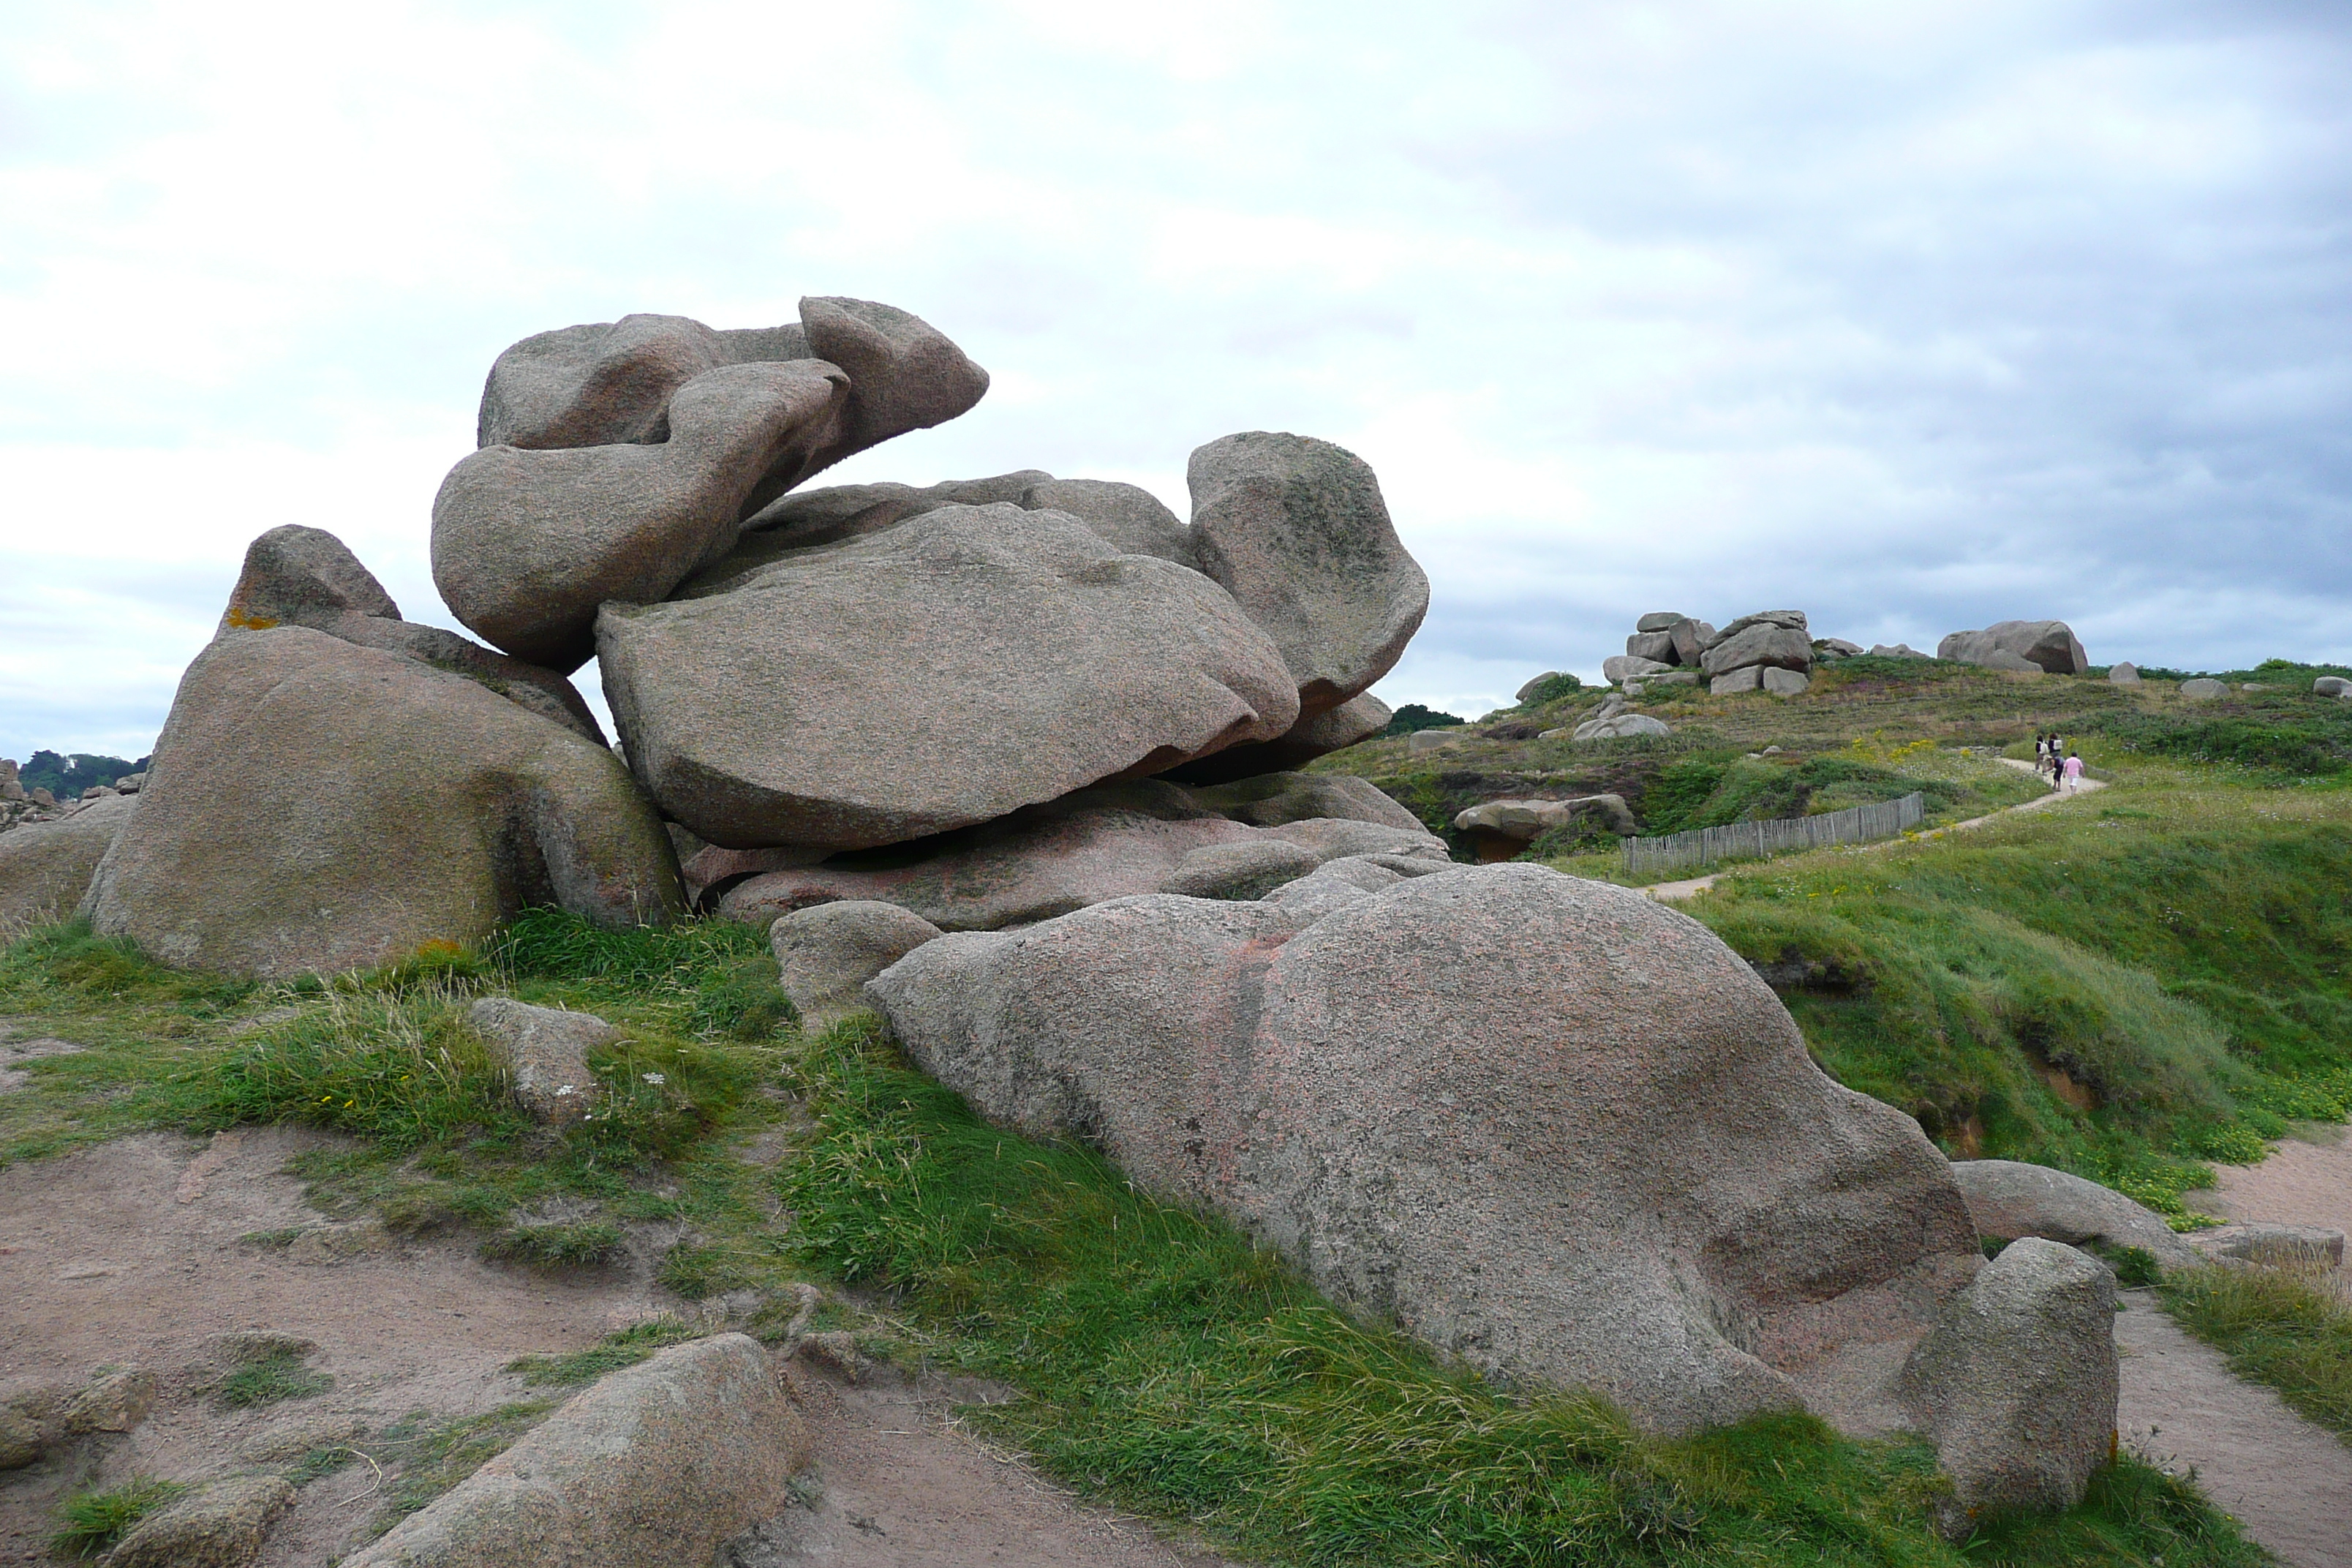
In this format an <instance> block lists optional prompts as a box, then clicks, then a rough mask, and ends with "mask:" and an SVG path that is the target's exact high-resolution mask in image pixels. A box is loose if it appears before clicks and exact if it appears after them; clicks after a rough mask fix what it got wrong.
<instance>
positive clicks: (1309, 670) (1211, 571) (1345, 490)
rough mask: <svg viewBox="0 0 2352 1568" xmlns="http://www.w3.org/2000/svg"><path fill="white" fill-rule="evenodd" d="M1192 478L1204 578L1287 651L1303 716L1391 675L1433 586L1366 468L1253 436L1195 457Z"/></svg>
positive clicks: (1354, 460)
mask: <svg viewBox="0 0 2352 1568" xmlns="http://www.w3.org/2000/svg"><path fill="white" fill-rule="evenodd" d="M1185 480H1186V482H1187V484H1189V485H1190V487H1191V489H1192V544H1193V548H1194V550H1195V552H1197V553H1198V556H1199V559H1200V563H1201V570H1202V572H1204V573H1206V574H1208V575H1209V576H1210V577H1211V578H1212V579H1213V580H1214V581H1215V582H1216V583H1217V584H1219V585H1221V586H1222V587H1223V588H1224V590H1225V591H1226V592H1227V593H1229V594H1231V595H1233V596H1234V600H1235V601H1236V602H1237V603H1239V604H1240V605H1241V607H1242V610H1243V612H1244V614H1246V615H1247V616H1249V618H1250V619H1251V620H1253V621H1255V622H1256V623H1257V624H1258V625H1259V626H1262V627H1264V628H1265V631H1266V634H1267V635H1268V636H1270V637H1273V639H1274V642H1275V646H1276V647H1278V648H1280V649H1281V650H1282V657H1283V658H1284V659H1285V660H1286V661H1287V662H1288V665H1289V668H1290V673H1291V676H1292V679H1294V680H1295V681H1296V682H1297V689H1298V711H1299V713H1300V714H1301V715H1302V716H1308V715H1313V714H1316V713H1321V712H1325V711H1327V710H1330V709H1333V708H1337V707H1338V706H1339V704H1341V703H1342V702H1345V701H1347V700H1349V698H1351V697H1354V696H1355V695H1357V694H1358V693H1359V692H1360V691H1362V690H1363V689H1365V688H1366V687H1368V686H1370V685H1371V684H1372V682H1374V681H1376V680H1378V679H1380V678H1381V676H1383V675H1386V674H1387V673H1388V672H1389V671H1390V669H1391V668H1393V667H1394V666H1395V664H1396V661H1397V658H1398V656H1399V655H1401V654H1402V653H1403V652H1404V646H1405V644H1406V643H1408V642H1410V641H1411V640H1412V634H1413V633H1414V632H1415V631H1418V630H1419V629H1420V627H1421V618H1422V616H1423V615H1425V614H1427V613H1428V610H1429V579H1428V578H1427V577H1426V576H1425V575H1423V573H1422V570H1421V566H1420V564H1419V563H1416V562H1415V561H1414V560H1413V558H1412V555H1410V554H1409V553H1407V552H1406V551H1405V548H1404V545H1403V544H1402V542H1400V541H1399V540H1398V539H1397V536H1396V528H1395V526H1394V525H1393V524H1392V523H1391V522H1390V521H1389V511H1388V506H1387V503H1386V502H1384V501H1383V500H1381V487H1380V481H1379V480H1378V479H1374V478H1373V477H1372V470H1371V468H1370V466H1369V465H1367V464H1366V463H1365V462H1364V460H1363V459H1362V458H1359V457H1357V456H1356V455H1355V454H1354V453H1352V452H1349V451H1347V450H1345V449H1344V448H1342V447H1335V446H1333V445H1332V444H1331V443H1330V442H1328V441H1318V440H1315V439H1313V438H1311V437H1303V436H1292V435H1286V434H1282V433H1278V432H1268V431H1264V430H1252V431H1245V432H1244V433H1243V434H1240V435H1237V436H1227V437H1223V439H1221V440H1216V441H1212V442H1210V443H1209V444H1208V445H1207V446H1205V447H1198V448H1196V449H1195V450H1194V451H1193V453H1192V461H1191V462H1190V464H1188V465H1187V467H1186V469H1185Z"/></svg>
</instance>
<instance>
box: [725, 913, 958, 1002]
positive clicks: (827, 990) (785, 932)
mask: <svg viewBox="0 0 2352 1568" xmlns="http://www.w3.org/2000/svg"><path fill="white" fill-rule="evenodd" d="M939 934H940V928H939V927H937V926H935V925H933V924H932V923H931V922H930V921H927V920H925V919H923V917H922V916H920V915H918V914H915V913H913V912H911V911H910V910H902V909H900V908H899V907H898V905H896V904H884V903H877V902H875V901H874V900H869V899H846V900H841V901H839V902H837V903H830V904H816V905H814V906H812V907H810V908H808V909H804V910H794V911H793V912H792V913H791V914H788V915H785V916H783V917H782V919H780V920H778V921H776V923H775V924H774V926H772V928H770V930H769V932H768V942H769V945H770V946H772V948H773V949H774V950H775V954H776V967H777V972H778V975H779V982H778V983H779V984H782V987H783V991H784V994H785V995H787V996H789V997H791V998H792V999H793V1007H794V1008H796V1009H797V1010H798V1011H799V1013H800V1016H801V1022H802V1023H803V1024H804V1025H806V1026H809V1027H811V1028H820V1027H822V1026H824V1025H826V1024H829V1023H832V1022H834V1021H835V1020H836V1019H838V1018H841V1017H843V1016H845V1015H847V1014H850V1013H854V1012H856V1010H857V1009H859V1008H861V1007H863V1006H865V1005H866V982H867V981H869V980H871V979H873V978H874V977H875V976H876V975H877V974H879V973H882V972H883V971H884V970H886V969H887V968H889V967H890V966H891V965H892V964H894V963H898V961H899V960H900V959H902V958H904V957H906V956H907V955H908V953H910V952H914V951H915V949H917V948H919V947H920V946H922V945H923V943H925V942H929V941H931V940H932V939H933V938H935V937H937V936H938V935H939Z"/></svg>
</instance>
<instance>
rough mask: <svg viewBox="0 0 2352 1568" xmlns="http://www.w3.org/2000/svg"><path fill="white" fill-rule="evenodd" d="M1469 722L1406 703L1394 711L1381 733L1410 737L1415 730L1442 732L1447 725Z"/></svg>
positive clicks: (1415, 704) (1415, 703) (1417, 704)
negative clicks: (1387, 725)
mask: <svg viewBox="0 0 2352 1568" xmlns="http://www.w3.org/2000/svg"><path fill="white" fill-rule="evenodd" d="M1468 722H1469V721H1468V720H1467V719H1458V718H1456V717H1454V715H1453V714H1451V713H1440V712H1438V711H1437V710H1434V709H1431V708H1424V707H1423V706H1422V705H1421V704H1420V703H1418V702H1408V703H1406V704H1405V705H1404V706H1403V707H1402V708H1400V709H1398V710H1396V713H1395V714H1394V716H1392V717H1391V719H1390V720H1389V727H1388V728H1387V729H1385V730H1383V731H1381V734H1383V735H1410V734H1412V732H1413V731H1415V730H1443V729H1444V728H1445V727H1446V726H1447V725H1449V724H1466V723H1468Z"/></svg>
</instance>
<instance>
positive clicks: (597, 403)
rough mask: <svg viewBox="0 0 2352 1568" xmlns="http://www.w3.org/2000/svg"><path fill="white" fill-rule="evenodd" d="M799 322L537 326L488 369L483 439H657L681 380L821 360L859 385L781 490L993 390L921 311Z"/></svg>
mask: <svg viewBox="0 0 2352 1568" xmlns="http://www.w3.org/2000/svg"><path fill="white" fill-rule="evenodd" d="M800 313H801V319H800V321H798V322H797V323H794V324H791V325H787V326H781V327H754V328H747V329H740V330H734V331H713V330H712V329H711V328H709V327H706V326H704V325H703V324H702V323H701V322H699V321H694V320H691V319H690V318H688V317H685V316H658V315H635V316H624V317H623V318H621V320H619V321H598V322H593V323H590V324H587V325H583V326H576V327H563V328H559V329H558V330H556V331H551V332H541V333H538V334H536V335H535V336H532V337H528V338H525V339H524V340H522V342H519V343H516V344H514V345H513V346H512V347H510V348H509V349H508V350H507V351H506V352H505V353H501V354H500V355H499V357H498V362H497V363H495V364H493V365H492V366H491V367H490V375H489V380H488V384H485V385H484V387H483V389H482V408H481V418H480V424H479V426H478V432H477V437H478V444H479V445H481V446H483V447H500V446H506V447H530V448H534V449H543V448H548V447H602V446H607V445H612V444H614V443H623V442H628V443H658V442H662V441H666V440H667V439H668V438H669V437H670V434H671V428H672V426H671V417H670V403H671V400H672V399H673V398H674V397H675V396H676V395H677V391H678V389H679V388H680V387H683V386H684V385H686V384H687V383H688V382H690V381H692V380H694V379H695V378H696V377H697V376H699V375H702V374H707V373H708V372H710V371H713V370H718V369H719V368H721V367H722V366H727V365H738V364H748V363H785V362H792V361H805V360H825V361H830V362H831V363H834V364H835V365H837V366H839V367H840V368H841V369H842V370H843V371H844V372H845V373H846V374H848V375H849V376H850V377H851V378H852V380H853V382H854V383H855V385H854V387H853V389H852V395H851V399H850V404H849V406H848V407H847V408H846V409H845V410H844V418H843V419H842V420H841V421H840V427H839V428H838V429H836V430H835V432H834V433H833V437H832V440H831V442H830V443H829V444H827V445H824V446H823V447H818V448H817V449H816V450H814V452H813V453H811V454H810V456H811V457H812V458H814V465H813V466H809V467H805V468H800V469H798V470H796V471H789V472H787V473H785V474H780V475H776V476H773V477H772V478H771V479H770V480H769V481H768V485H769V487H770V488H772V489H774V490H781V489H785V488H789V486H790V485H791V484H793V483H797V482H799V481H800V480H801V479H806V478H808V476H809V475H810V474H813V473H814V472H816V471H817V469H818V468H824V467H827V466H829V465H830V464H832V463H835V462H838V461H840V460H841V459H842V458H845V457H848V456H850V455H851V454H852V453H854V452H858V451H863V450H864V449H865V448H866V447H871V446H874V445H876V444H877V442H881V441H886V440H888V439H889V438H890V437H893V436H898V435H903V434H905V433H906V432H908V431H909V430H917V429H922V428H926V427H928V426H933V425H938V424H942V423H944V422H945V421H947V420H950V419H952V418H954V417H955V416H957V415H959V414H962V413H964V412H965V411H967V410H969V409H970V408H971V406H972V405H974V404H976V403H978V402H979V401H980V399H981V396H982V394H983V393H985V392H986V391H987V390H988V373H987V372H985V371H983V370H982V369H981V368H980V367H979V366H978V365H976V364H973V363H971V361H970V360H969V359H966V358H965V357H964V355H963V353H962V351H961V350H959V349H958V348H957V347H956V346H955V344H953V343H952V342H949V341H948V339H947V338H946V337H945V336H944V335H943V334H941V333H940V332H939V331H937V330H936V329H934V328H932V327H931V326H930V325H929V323H927V322H925V321H922V320H921V319H920V318H919V317H916V316H912V315H909V314H908V313H907V312H906V311H904V310H897V309H894V308H893V307H891V306H888V305H881V304H876V303H874V302H872V301H870V300H846V299H829V298H810V299H804V300H802V301H801V304H800Z"/></svg>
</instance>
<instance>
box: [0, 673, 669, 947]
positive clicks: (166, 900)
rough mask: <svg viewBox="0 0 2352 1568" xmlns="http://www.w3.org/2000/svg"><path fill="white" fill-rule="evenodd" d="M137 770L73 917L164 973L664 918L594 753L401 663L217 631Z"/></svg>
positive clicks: (603, 757)
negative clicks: (528, 919)
mask: <svg viewBox="0 0 2352 1568" xmlns="http://www.w3.org/2000/svg"><path fill="white" fill-rule="evenodd" d="M155 752H156V757H157V762H156V765H155V769H154V773H153V777H152V780H151V781H150V783H149V784H148V785H147V787H146V788H145V789H144V790H143V791H142V793H141V794H140V795H137V796H135V797H131V798H133V799H135V800H137V801H138V802H140V803H141V804H140V805H139V806H138V808H137V811H136V814H135V815H133V816H131V826H129V827H128V828H126V830H125V831H124V832H122V833H121V835H120V836H119V837H117V838H116V839H115V842H114V844H113V846H112V847H111V848H110V849H109V850H108V851H107V854H106V858H105V859H104V860H103V861H102V862H101V863H100V867H99V869H98V873H97V876H96V878H95V879H94V881H93V884H92V887H91V900H92V902H91V905H90V909H91V912H92V918H93V920H94V921H95V923H96V925H97V927H98V929H99V930H100V931H103V932H105V933H107V934H109V935H117V936H129V937H131V938H133V939H134V940H136V941H137V942H139V944H140V945H141V946H142V947H143V948H145V949H146V950H147V951H149V952H152V953H153V954H154V955H155V956H157V957H159V958H161V959H163V960H164V961H166V962H168V963H178V964H184V965H187V966H190V967H194V968H199V969H212V970H223V971H227V972H230V973H241V974H250V975H257V976H261V977H266V978H276V977H283V976H290V975H295V974H301V973H338V972H341V971H343V970H348V969H354V968H365V967H368V966H371V965H374V964H379V963H389V962H392V961H394V960H397V959H401V958H405V957H408V956H409V955H411V954H413V953H415V952H417V951H418V950H419V949H420V948H422V947H423V946H424V945H425V944H426V943H428V942H471V941H476V940H478V939H480V938H483V937H486V936H488V934H489V933H490V931H492V930H493V929H494V928H495V926H496V925H497V923H498V921H500V920H501V919H503V918H505V917H507V916H509V915H511V914H513V913H515V912H516V911H517V910H521V909H524V908H527V907H530V906H531V905H535V904H553V905H558V906H560V907H562V908H564V909H568V910H572V911H573V912H574V913H577V914H581V915H584V916H586V917H587V918H589V919H590V920H592V921H595V922H596V923H598V924H600V925H604V926H607V927H624V926H630V925H635V924H637V923H639V922H641V921H645V922H653V923H659V922H661V921H666V920H667V919H668V918H670V917H671V916H672V915H675V914H676V913H677V912H678V911H679V910H680V909H681V907H682V900H681V898H680V895H679V891H678V888H677V870H676V862H675V859H674V858H673V857H672V854H671V851H670V847H669V840H668V837H667V836H666V835H665V834H664V833H663V832H662V830H661V825H660V823H659V822H658V820H657V819H656V817H655V816H654V814H653V812H652V810H651V808H650V807H649V806H648V805H646V801H645V799H644V797H643V796H642V795H640V794H639V793H638V791H637V789H636V787H635V784H633V783H632V782H631V781H630V779H629V777H628V774H627V773H626V772H625V771H624V770H623V768H622V767H621V764H620V763H619V762H618V760H617V759H615V758H614V755H613V754H612V752H609V751H606V750H605V749H604V747H601V746H596V745H592V744H591V743H589V742H587V741H584V740H583V739H582V738H581V737H580V736H579V735H577V734H575V733H573V732H572V731H569V730H566V729H564V728H562V726H560V725H557V724H554V723H551V722H550V721H547V720H545V719H541V718H539V717H537V716H536V715H534V714H532V713H530V712H527V711H525V710H523V709H522V708H520V707H519V706H517V705H516V704H515V703H512V702H509V701H508V700H506V699H505V698H503V697H499V696H497V695H495V694H494V693H492V692H490V691H488V690H487V689H484V688H483V687H482V686H480V685H479V684H478V683H477V682H475V681H472V680H469V679H465V678H463V677H461V676H457V675H452V674H449V673H447V672H446V671H443V670H438V669H434V668H428V667H426V666H425V665H422V664H419V663H417V662H416V661H415V660H414V659H411V658H405V657H403V656H400V655H395V654H390V653H384V652H382V651H380V650H377V649H374V648H367V647H357V646H354V645H352V644H351V643H347V642H344V641H342V640H341V639H339V638H336V637H330V636H327V635H326V634H324V633H322V632H315V631H311V630H310V629H309V628H307V627H300V626H278V627H275V628H272V629H269V630H266V631H237V630H230V631H228V632H226V634H224V635H223V636H222V637H219V638H218V639H217V640H215V642H214V643H213V644H212V646H211V647H207V648H206V649H205V651H204V652H203V653H202V654H200V655H198V656H197V658H196V659H195V662H194V663H193V664H191V665H190V666H189V667H188V670H187V673H186V675H185V676H184V678H183V679H182V680H181V682H180V689H179V693H178V695H177V696H176V697H175V698H174V699H173V704H172V713H171V717H170V719H169V720H168V721H166V723H165V724H164V727H163V738H162V739H161V740H160V741H158V742H156V748H155ZM93 809H100V808H93ZM24 831H25V830H24V829H21V828H20V829H18V830H17V832H18V833H22V832H24ZM9 837H16V835H15V834H12V835H10V836H9Z"/></svg>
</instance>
